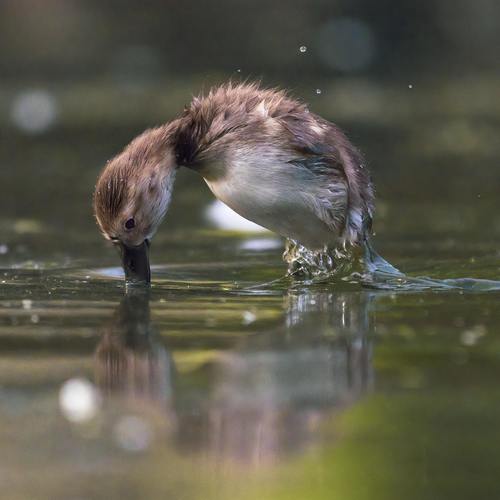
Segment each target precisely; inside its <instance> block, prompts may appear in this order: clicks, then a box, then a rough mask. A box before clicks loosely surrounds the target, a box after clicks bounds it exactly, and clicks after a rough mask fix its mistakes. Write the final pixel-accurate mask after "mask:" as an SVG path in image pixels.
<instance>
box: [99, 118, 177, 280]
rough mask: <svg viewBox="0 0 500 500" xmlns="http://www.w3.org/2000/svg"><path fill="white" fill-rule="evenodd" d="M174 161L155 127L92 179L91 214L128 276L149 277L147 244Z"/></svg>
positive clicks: (162, 209)
mask: <svg viewBox="0 0 500 500" xmlns="http://www.w3.org/2000/svg"><path fill="white" fill-rule="evenodd" d="M175 167H176V164H175V156H174V154H173V150H172V148H171V147H169V145H168V137H166V135H165V131H164V130H163V129H162V128H159V129H153V130H149V131H147V132H145V133H144V134H142V135H141V136H139V137H138V138H136V139H134V141H132V142H131V143H130V144H129V145H128V146H127V147H126V148H125V149H124V151H123V152H122V153H120V154H119V155H117V156H116V157H114V158H113V159H112V160H110V161H109V162H108V163H107V164H106V166H105V167H104V169H103V171H102V172H101V174H100V176H99V178H98V180H97V184H96V188H95V193H94V213H95V217H96V219H97V223H98V224H99V227H100V229H101V231H102V233H103V235H104V237H105V238H107V239H108V240H110V241H112V242H113V243H114V244H116V245H117V246H118V247H119V249H120V252H121V255H122V263H123V267H124V270H125V276H126V278H127V280H129V281H139V282H146V283H149V281H150V278H151V274H150V267H149V244H150V241H151V238H152V237H153V235H154V234H155V232H156V230H157V229H158V226H159V225H160V222H161V220H162V219H163V217H164V215H165V213H166V211H167V209H168V206H169V203H170V198H171V195H172V188H173V183H174V178H175V171H176V168H175Z"/></svg>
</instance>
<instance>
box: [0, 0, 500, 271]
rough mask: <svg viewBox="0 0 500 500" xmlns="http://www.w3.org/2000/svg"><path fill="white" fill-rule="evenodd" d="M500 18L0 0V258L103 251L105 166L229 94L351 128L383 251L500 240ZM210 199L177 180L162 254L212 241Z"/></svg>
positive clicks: (429, 1) (357, 1)
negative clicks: (302, 109) (223, 86)
mask: <svg viewBox="0 0 500 500" xmlns="http://www.w3.org/2000/svg"><path fill="white" fill-rule="evenodd" d="M499 18H500V4H499V2H497V1H496V0H476V1H471V0H425V1H421V2H398V1H395V0H380V1H378V2H372V1H369V0H314V1H298V0H290V1H287V2H284V1H266V2H261V1H258V0H257V1H254V2H244V1H240V0H235V1H229V0H220V1H217V2H204V1H194V2H180V1H172V0H163V1H160V0H151V1H148V2H133V1H123V0H122V1H119V2H118V1H109V2H100V1H97V0H44V1H43V2H40V1H36V0H3V1H2V2H1V4H0V127H1V136H0V185H1V186H2V208H3V210H2V211H1V213H0V231H1V234H2V236H1V239H0V244H1V245H3V246H1V247H0V248H2V249H3V251H2V254H3V256H2V255H0V258H5V259H8V262H9V263H13V262H19V261H23V260H26V259H42V260H44V259H45V260H47V259H48V260H50V259H53V260H54V261H56V262H58V263H59V264H60V263H61V262H62V261H63V260H64V259H65V258H68V256H71V258H76V257H78V256H80V257H84V256H92V255H95V253H96V249H98V251H99V252H100V250H101V249H102V248H103V245H104V243H103V242H102V241H101V239H100V236H99V235H98V232H97V230H96V229H95V227H94V222H93V219H92V213H91V196H92V191H93V186H94V182H95V178H96V176H97V174H98V172H99V170H100V168H101V167H102V165H103V164H104V162H105V161H106V160H107V159H109V158H110V157H111V156H113V155H114V154H115V153H117V152H118V151H119V150H120V149H121V148H122V147H123V146H124V145H125V144H126V143H127V142H128V141H129V140H130V139H131V138H132V137H133V136H135V135H136V134H138V133H139V132H141V131H142V130H143V129H144V128H146V127H150V126H154V125H157V124H159V123H163V122H165V121H167V120H169V119H171V118H172V117H174V116H175V115H176V114H177V113H179V112H180V111H181V110H182V108H183V106H184V104H186V103H188V102H189V100H190V99H191V96H192V95H194V94H197V93H199V92H200V91H201V90H203V89H207V88H208V87H209V86H210V85H211V84H214V83H217V82H221V81H225V80H227V79H229V78H233V79H245V78H250V79H253V78H257V79H262V81H263V83H264V84H265V85H279V86H282V87H285V88H288V89H290V90H291V92H292V94H293V95H295V96H297V97H300V98H302V99H304V100H305V101H307V102H308V103H310V106H311V108H312V109H313V110H314V111H316V112H318V113H320V114H322V115H324V116H325V117H327V118H329V119H331V120H333V121H335V122H337V123H338V124H340V125H341V126H342V127H343V128H344V129H346V131H347V132H348V134H349V136H350V137H351V139H352V140H353V141H354V142H355V143H356V144H357V145H358V146H359V147H360V148H361V150H362V151H363V152H364V154H365V155H366V157H367V160H368V164H369V165H370V166H371V169H372V172H373V176H374V179H375V182H376V186H377V191H378V198H379V203H378V207H379V210H378V217H377V223H376V230H377V233H378V234H379V240H380V243H379V245H381V246H382V247H384V248H386V251H388V252H389V253H391V252H392V253H393V254H405V255H406V254H407V252H408V251H411V248H410V249H408V248H406V249H405V250H404V251H403V252H401V251H399V250H396V248H394V249H391V242H394V243H397V245H396V244H395V245H394V246H395V247H396V246H397V248H398V249H401V245H400V244H401V241H404V242H405V243H406V244H408V245H409V244H410V240H413V247H416V251H417V252H419V253H420V252H422V251H423V250H424V251H425V248H426V245H427V244H428V241H434V242H436V240H437V239H441V240H444V239H446V241H447V243H446V245H448V246H450V245H456V246H459V247H462V245H466V244H467V241H468V240H469V237H474V238H481V239H482V240H483V241H490V240H491V239H494V238H497V239H498V235H499V233H500V221H499V216H498V205H497V195H498V186H499V180H500V170H499V168H498V154H499V152H500V141H499V140H498V135H499V134H498V131H499V122H500V85H499V81H500V75H499V65H498V49H499V44H500V30H499V29H498V19H499ZM211 201H212V197H211V194H210V193H209V192H208V189H207V188H206V187H205V186H204V183H203V182H202V181H201V179H199V178H198V177H197V176H195V175H193V174H191V173H190V172H185V173H184V175H180V176H179V181H178V184H177V187H176V192H175V196H174V202H173V205H172V210H171V212H170V216H169V217H168V222H167V223H166V224H165V226H167V227H165V226H164V231H162V232H161V233H160V237H159V238H157V240H156V241H157V243H156V249H157V251H158V252H161V251H162V250H161V249H162V247H166V246H167V244H169V243H171V244H174V243H175V235H176V234H177V235H179V234H180V235H179V236H178V237H179V238H183V237H185V236H186V232H187V234H190V233H189V232H190V231H195V230H197V229H200V228H201V226H203V225H205V226H207V227H208V228H210V227H212V226H213V225H214V223H210V222H207V217H206V216H205V215H204V214H205V212H204V211H205V210H206V207H207V204H209V203H210V202H211ZM422 211H425V215H424V216H422V215H423V213H422ZM215 225H217V223H215ZM177 229H179V230H181V233H178V232H176V231H177ZM182 231H184V232H182ZM167 232H169V233H170V238H169V236H168V235H167V234H166V233H167ZM410 233H411V234H410ZM466 233H467V234H468V236H467V237H465V236H464V235H465V234H466ZM443 235H446V237H443ZM423 240H428V241H427V242H426V241H423ZM456 240H458V242H457V241H456ZM454 242H455V243H454ZM413 247H412V248H413ZM7 250H8V251H7ZM165 251H166V250H165ZM397 257H398V255H396V258H397ZM400 257H402V255H400ZM103 258H104V261H106V256H103ZM113 259H114V255H112V256H110V260H109V262H111V261H112V260H113ZM106 262H108V261H106Z"/></svg>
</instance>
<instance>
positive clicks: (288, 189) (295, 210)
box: [202, 157, 344, 249]
mask: <svg viewBox="0 0 500 500" xmlns="http://www.w3.org/2000/svg"><path fill="white" fill-rule="evenodd" d="M252 160H253V161H252ZM202 175H203V176H204V177H205V181H206V183H207V184H208V186H209V187H210V189H211V191H212V192H213V193H214V195H215V196H216V197H217V198H218V199H219V200H221V201H223V202H224V203H225V204H226V205H228V206H229V207H231V208H232V209H233V210H234V211H235V212H237V213H239V214H240V215H241V216H243V217H245V218H246V219H248V220H251V221H252V222H255V223H257V224H259V225H261V226H263V227H265V228H267V229H269V230H271V231H274V232H276V233H278V234H280V235H281V236H284V237H286V238H292V239H294V240H296V241H298V242H299V243H301V244H302V245H304V246H306V247H308V248H310V249H319V248H322V247H324V245H326V244H334V243H336V241H337V239H338V231H335V229H334V228H332V226H331V225H328V224H327V223H325V222H324V221H323V220H322V219H321V218H320V217H319V216H318V211H319V212H321V201H322V200H324V198H325V196H327V194H328V195H331V193H330V192H329V191H328V189H327V188H326V187H325V185H324V184H325V182H324V178H319V177H318V176H316V175H315V174H313V173H312V172H310V171H308V170H307V169H305V168H303V167H299V166H295V165H293V164H289V163H281V164H280V163H279V162H278V163H274V162H273V163H272V164H271V163H269V162H268V161H266V159H265V157H261V158H258V159H256V158H251V159H249V158H246V159H245V161H243V160H242V161H234V162H233V163H231V165H229V166H228V167H221V166H216V165H213V166H206V167H205V168H204V169H203V171H202ZM341 201H344V200H341Z"/></svg>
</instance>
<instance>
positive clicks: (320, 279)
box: [283, 240, 500, 292]
mask: <svg viewBox="0 0 500 500" xmlns="http://www.w3.org/2000/svg"><path fill="white" fill-rule="evenodd" d="M283 260H284V261H285V262H286V263H287V264H288V272H287V277H288V278H294V279H296V280H298V281H299V282H300V283H302V284H308V285H312V284H325V283H329V282H330V283H335V282H336V281H337V282H338V281H343V282H348V283H353V284H358V285H361V286H363V287H367V288H372V289H378V290H391V291H406V292H420V291H452V290H458V291H462V292H463V291H468V292H491V291H500V281H496V280H487V279H479V278H454V279H433V278H429V277H427V276H416V277H414V276H408V275H406V274H404V273H402V272H401V271H399V270H398V269H396V268H395V267H394V266H393V265H392V264H390V263H389V262H387V261H386V260H385V259H384V258H383V257H381V256H380V255H379V254H378V253H377V252H376V251H375V249H374V248H373V246H372V244H371V242H370V241H369V240H366V241H365V242H364V244H363V248H362V249H361V248H356V247H346V248H344V247H336V248H328V247H325V248H324V249H322V250H317V251H312V250H309V249H307V248H305V247H303V246H302V245H300V244H299V243H297V242H296V241H293V240H287V243H286V247H285V252H284V253H283Z"/></svg>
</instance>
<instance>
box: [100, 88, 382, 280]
mask: <svg viewBox="0 0 500 500" xmlns="http://www.w3.org/2000/svg"><path fill="white" fill-rule="evenodd" d="M180 167H188V168H190V169H192V170H195V171H196V172H198V173H199V174H200V175H201V176H202V177H203V178H204V179H205V182H206V183H207V185H208V186H209V188H210V189H211V191H212V193H213V194H214V195H215V196H216V197H217V198H218V199H220V200H221V201H222V202H224V203H225V204H227V205H228V206H229V207H230V208H232V209H233V210H234V211H236V212H237V213H239V214H240V215H242V216H243V217H245V218H246V219H249V220H251V221H253V222H255V223H257V224H259V225H261V226H263V227H265V228H267V229H269V230H271V231H274V232H276V233H278V234H279V235H281V236H283V237H285V238H289V239H291V240H294V241H295V242H297V243H299V244H300V245H302V246H304V247H305V248H307V249H310V250H312V251H318V250H324V249H326V248H332V247H340V246H342V247H344V248H346V247H361V246H363V245H364V243H366V242H368V236H369V233H370V228H371V221H372V216H373V211H374V192H373V185H372V181H371V178H370V174H369V172H368V171H367V169H366V168H365V165H364V160H363V157H362V155H361V154H360V152H359V151H358V150H357V149H356V147H355V146H354V145H353V144H352V143H351V142H350V141H349V140H348V138H347V137H346V135H345V134H344V133H343V132H342V130H341V129H340V128H339V127H338V126H336V125H335V124H333V123H331V122H329V121H327V120H325V119H324V118H322V117H320V116H319V115H317V114H315V113H313V112H311V111H309V109H308V107H307V105H306V104H304V103H302V102H299V101H298V100H296V99H293V98H292V97H290V96H289V95H288V94H287V93H286V92H285V91H283V90H280V89H267V88H263V87H261V85H260V84H257V83H238V84H235V83H232V82H229V83H226V84H224V85H221V86H218V87H215V88H212V89H211V90H210V91H209V92H208V94H206V95H204V96H203V95H202V96H199V97H196V98H194V99H193V101H192V102H191V104H190V105H189V106H187V107H186V108H185V109H184V112H183V113H182V114H181V115H180V116H179V117H178V118H176V119H174V120H173V121H171V122H169V123H166V124H164V125H161V126H159V127H157V128H153V129H149V130H146V131H145V132H144V133H142V134H141V135H139V136H138V137H136V138H135V139H134V140H133V141H132V142H131V143H130V144H129V145H128V146H126V147H125V149H124V150H123V151H122V152H121V153H119V154H118V155H117V156H115V157H114V158H113V159H112V160H110V161H109V162H108V163H107V164H106V166H105V167H104V169H103V171H102V172H101V174H100V175H99V178H98V180H97V184H96V188H95V194H94V211H95V217H96V219H97V223H98V225H99V227H100V229H101V231H102V233H103V235H104V237H105V238H107V239H109V240H111V241H112V242H113V243H115V244H116V245H117V246H118V247H119V248H120V250H121V254H122V264H123V267H124V270H125V276H126V279H127V280H128V281H139V282H147V283H149V282H150V279H151V273H150V265H149V245H150V241H151V238H152V237H153V235H154V234H155V232H156V230H157V229H158V226H159V224H160V222H161V221H162V219H163V217H164V215H165V213H166V212H167V209H168V207H169V204H170V200H171V197H172V190H173V185H174V181H175V176H176V174H177V171H178V169H179V168H180Z"/></svg>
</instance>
